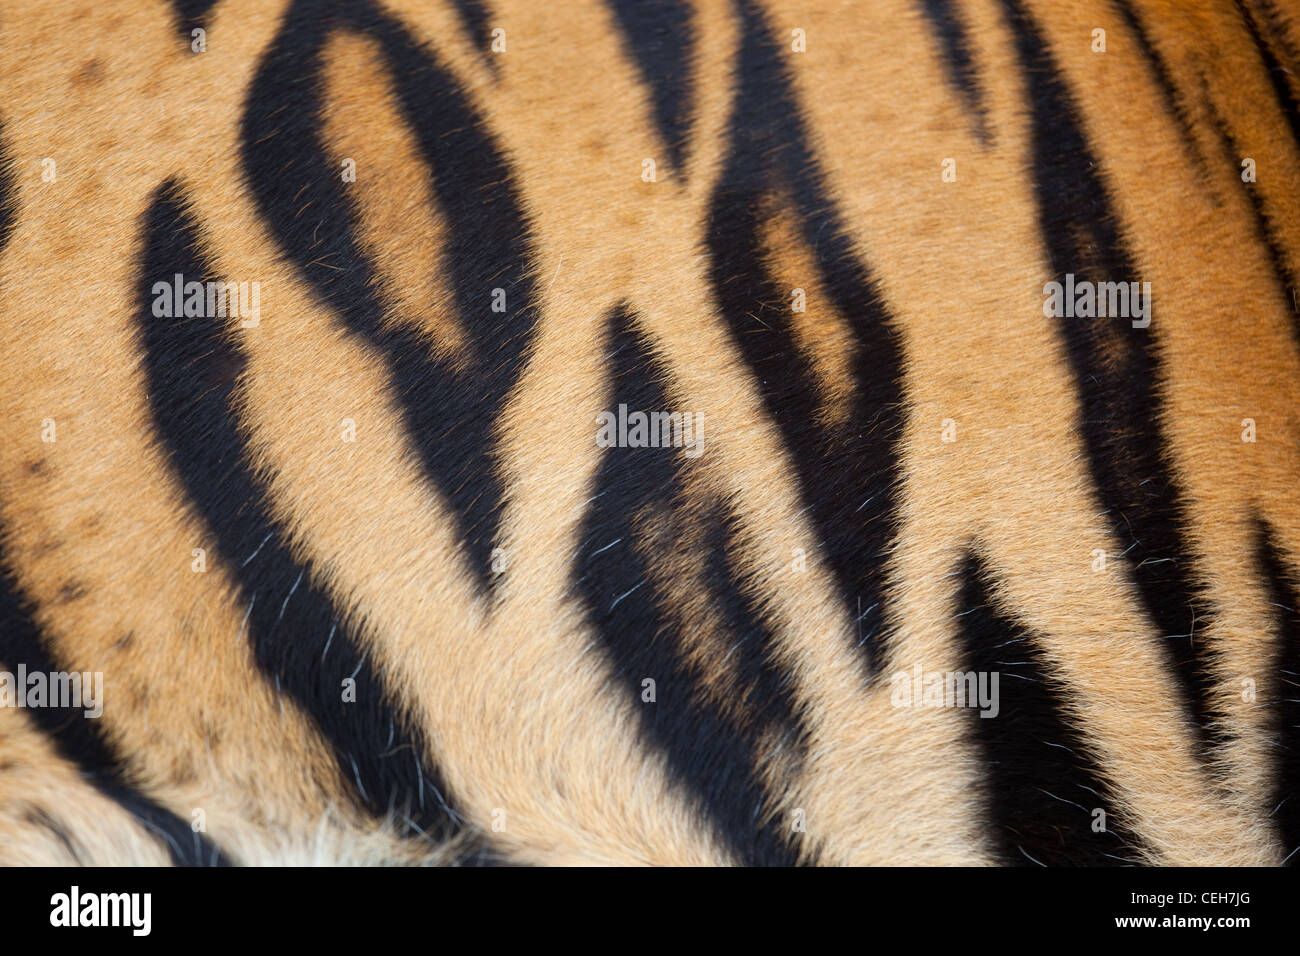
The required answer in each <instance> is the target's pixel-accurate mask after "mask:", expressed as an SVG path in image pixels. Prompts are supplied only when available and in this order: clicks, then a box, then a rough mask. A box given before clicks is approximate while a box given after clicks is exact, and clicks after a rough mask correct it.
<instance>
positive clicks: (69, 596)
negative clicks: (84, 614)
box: [54, 581, 86, 604]
mask: <svg viewBox="0 0 1300 956" xmlns="http://www.w3.org/2000/svg"><path fill="white" fill-rule="evenodd" d="M85 596H86V586H85V585H84V584H82V583H81V582H80V581H68V582H67V583H66V584H64V585H63V587H61V588H59V593H58V595H57V596H56V597H55V599H54V602H55V603H56V604H71V603H72V602H73V601H80V600H81V599H82V598H84V597H85Z"/></svg>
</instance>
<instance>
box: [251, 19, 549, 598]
mask: <svg viewBox="0 0 1300 956" xmlns="http://www.w3.org/2000/svg"><path fill="white" fill-rule="evenodd" d="M345 29H350V30H357V31H360V32H362V33H365V34H367V35H369V36H370V37H371V38H372V39H374V40H376V41H378V43H379V45H380V47H381V49H382V51H383V55H384V58H385V59H386V61H387V63H388V66H389V69H390V71H391V76H392V81H393V83H394V86H395V88H396V91H397V97H398V102H399V104H400V106H401V110H402V113H403V115H404V117H405V119H406V121H407V123H408V124H409V126H410V127H411V130H412V132H413V134H414V135H415V137H416V140H417V142H418V143H419V146H420V150H421V152H422V154H423V156H424V158H425V160H426V161H427V162H428V164H429V166H430V168H431V174H430V178H431V180H432V182H433V188H434V192H435V195H436V198H437V201H438V203H439V205H440V206H441V212H442V218H443V221H445V223H446V224H447V227H448V228H449V230H450V238H449V240H448V243H447V247H446V250H445V255H444V256H443V261H444V262H445V263H446V266H447V269H448V272H449V280H450V282H449V284H450V286H451V289H452V293H453V296H452V298H453V299H454V302H452V303H434V304H432V305H431V307H432V308H440V309H441V308H447V309H454V310H455V313H456V316H457V318H458V319H459V321H460V322H461V323H462V325H463V327H464V329H465V331H466V332H467V338H468V339H469V341H470V343H471V345H470V350H469V352H470V354H468V355H464V356H458V357H457V358H459V359H461V360H463V367H457V366H456V365H455V364H454V360H451V359H444V358H441V357H439V356H435V355H434V354H432V352H431V351H430V346H429V344H428V343H427V342H426V341H425V340H424V339H423V337H422V336H421V335H420V334H419V333H418V332H415V331H412V330H411V329H410V327H409V326H406V325H401V324H397V323H385V322H384V321H383V317H384V312H385V305H384V303H383V302H382V301H381V300H380V298H379V296H378V293H377V292H376V285H375V276H376V267H375V264H374V263H373V262H372V261H371V260H370V259H369V257H368V256H367V255H366V254H365V253H364V252H363V251H362V249H361V247H360V245H359V243H358V240H357V237H356V232H357V227H356V221H357V213H356V211H355V209H354V207H353V205H352V203H351V202H350V200H349V199H348V197H347V196H346V195H345V194H344V186H343V183H342V182H341V180H340V178H339V176H338V175H337V170H336V167H334V166H333V164H332V163H330V162H329V161H328V160H327V158H326V154H325V145H324V142H323V141H322V138H321V134H320V129H321V127H322V110H323V104H322V101H321V96H322V78H321V68H322V64H321V51H322V47H323V46H324V44H325V42H326V40H327V39H328V37H329V35H330V34H331V32H333V31H334V30H345ZM242 148H243V158H244V168H245V170H246V172H247V174H248V179H249V182H250V183H251V185H252V188H253V193H254V195H255V196H256V198H257V202H258V206H259V209H260V210H261V212H262V214H263V216H264V217H265V219H266V221H267V223H268V224H269V225H270V227H271V229H272V232H273V233H274V235H275V236H276V238H277V239H278V240H279V242H280V245H281V248H282V249H283V251H284V253H285V255H286V256H287V257H288V258H289V260H290V261H291V262H293V263H294V264H295V265H296V266H297V267H298V269H299V270H300V272H301V274H302V276H303V277H304V278H305V279H306V280H307V282H308V283H309V284H310V286H311V288H312V289H313V290H314V291H315V293H316V294H317V295H318V296H319V297H320V298H321V299H322V300H323V301H324V302H326V303H327V304H328V305H330V306H331V307H332V308H333V309H335V310H336V311H337V312H338V314H339V316H340V317H341V318H342V320H343V322H344V323H345V325H346V327H347V328H348V329H349V330H350V331H351V332H352V333H354V334H356V335H358V336H360V337H362V338H363V339H364V340H365V341H366V342H368V343H369V344H370V345H372V346H373V347H374V348H376V349H378V350H379V352H380V354H382V355H383V356H384V358H385V359H386V360H387V363H388V367H389V371H390V374H391V379H392V389H393V391H394V393H395V397H396V398H397V400H398V401H399V403H400V406H401V408H402V412H403V417H404V420H405V425H406V428H407V431H408V433H409V435H410V437H411V439H412V442H413V444H414V446H415V449H416V451H417V452H418V454H419V456H420V461H421V462H422V464H423V466H424V469H425V471H426V473H427V474H428V475H429V476H430V477H431V478H432V479H433V481H434V483H435V485H436V486H437V488H438V490H439V491H441V493H442V495H443V497H444V498H445V499H446V500H447V502H448V503H449V504H450V506H451V509H452V511H453V517H454V519H455V520H456V523H457V526H458V529H459V533H460V537H461V540H462V542H463V544H464V547H465V549H466V552H467V557H468V560H469V564H470V569H471V572H472V573H473V574H474V575H475V578H476V580H477V581H478V583H479V585H480V587H482V588H483V589H484V590H485V591H489V590H490V589H491V587H492V581H493V578H492V575H491V568H490V564H491V552H492V547H493V542H494V539H495V538H496V535H497V531H498V528H499V525H500V521H501V510H502V507H503V504H502V503H503V496H504V488H503V483H502V479H501V476H500V475H499V473H498V467H499V463H498V462H497V460H496V456H495V439H494V428H495V425H496V422H497V419H498V417H499V415H500V412H501V410H502V408H503V406H504V404H505V401H506V396H507V394H508V392H509V391H510V389H511V387H512V386H513V385H514V383H515V382H516V381H517V379H518V377H519V375H520V373H521V372H522V369H523V366H524V362H525V358H526V352H527V350H528V348H529V346H530V344H531V343H532V340H533V337H534V334H535V332H536V326H537V318H538V316H537V311H536V308H535V305H534V301H535V288H534V282H533V276H532V272H531V265H530V263H531V253H530V249H529V240H528V234H527V233H528V223H527V222H526V220H525V218H524V214H523V210H522V206H521V204H520V202H519V200H518V198H517V197H516V195H515V191H514V187H513V186H512V185H511V178H510V177H511V174H510V170H509V169H508V168H507V166H506V164H505V161H504V159H503V158H502V156H501V154H500V152H499V150H498V149H497V148H496V146H495V145H494V144H493V143H492V141H491V139H490V137H489V135H488V133H487V132H486V130H485V129H484V126H483V122H482V120H481V118H480V117H479V116H478V115H477V114H476V113H475V112H474V111H473V110H472V108H471V107H470V105H469V103H468V101H467V100H466V98H465V97H464V95H463V94H462V92H461V91H460V90H459V89H458V88H457V86H456V83H455V81H454V80H453V79H452V77H451V76H450V75H449V74H448V73H447V72H446V71H444V70H443V69H442V68H441V67H440V66H439V65H438V64H437V63H436V62H435V60H434V58H433V53H432V51H430V50H428V49H427V48H424V47H420V46H417V45H416V43H415V41H414V40H412V39H411V38H410V37H409V36H408V35H407V33H406V32H405V31H404V30H403V28H402V27H401V25H400V24H398V23H397V22H396V21H394V20H392V19H390V18H389V17H388V16H386V15H385V14H383V13H381V12H379V11H378V10H376V9H375V8H374V7H373V6H372V5H371V4H369V3H364V2H363V3H355V4H347V5H336V4H335V3H333V2H332V0H299V2H296V3H295V4H294V5H293V6H292V7H291V8H290V9H289V11H288V13H287V14H286V15H285V18H284V22H283V25H282V27H281V30H280V33H279V35H278V36H277V37H276V39H275V41H274V43H273V44H272V46H271V49H270V51H269V52H268V53H267V54H266V56H265V58H264V60H263V62H262V65H261V67H260V68H259V69H258V72H257V76H256V78H255V80H254V82H253V86H252V90H251V93H250V95H249V99H248V103H247V108H246V112H245V114H244V123H243V144H242ZM362 175H372V176H382V175H383V172H382V171H381V170H372V171H369V172H364V171H363V172H362ZM430 214H431V215H432V214H433V211H432V210H431V211H430ZM495 288H501V289H504V290H505V294H506V305H507V310H506V311H505V312H502V313H494V312H492V311H491V307H492V303H493V289H495Z"/></svg>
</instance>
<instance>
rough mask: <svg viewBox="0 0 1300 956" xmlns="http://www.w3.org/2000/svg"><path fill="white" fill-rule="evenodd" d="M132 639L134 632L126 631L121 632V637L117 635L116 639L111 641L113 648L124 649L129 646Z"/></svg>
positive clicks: (116, 649)
mask: <svg viewBox="0 0 1300 956" xmlns="http://www.w3.org/2000/svg"><path fill="white" fill-rule="evenodd" d="M134 640H135V632H134V631H127V632H126V633H125V634H123V635H122V636H121V637H119V638H118V639H117V640H116V641H114V642H113V650H115V651H124V650H126V649H127V648H128V647H130V646H131V643H132V642H133V641H134Z"/></svg>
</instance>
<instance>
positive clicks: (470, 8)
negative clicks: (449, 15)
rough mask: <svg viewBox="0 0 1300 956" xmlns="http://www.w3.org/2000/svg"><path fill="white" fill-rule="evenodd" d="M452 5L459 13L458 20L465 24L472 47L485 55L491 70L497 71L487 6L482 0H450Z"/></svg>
mask: <svg viewBox="0 0 1300 956" xmlns="http://www.w3.org/2000/svg"><path fill="white" fill-rule="evenodd" d="M452 6H454V7H455V8H456V13H457V14H459V15H460V21H461V23H462V24H464V26H465V32H466V33H468V34H469V35H470V39H472V40H473V41H474V47H475V49H477V50H480V51H483V52H484V53H485V54H486V55H485V56H484V59H485V60H486V61H487V65H488V68H489V69H491V70H492V71H493V72H496V71H497V68H498V66H497V54H495V53H492V52H491V49H492V31H491V29H490V28H489V27H488V13H487V7H485V6H484V5H483V0H452Z"/></svg>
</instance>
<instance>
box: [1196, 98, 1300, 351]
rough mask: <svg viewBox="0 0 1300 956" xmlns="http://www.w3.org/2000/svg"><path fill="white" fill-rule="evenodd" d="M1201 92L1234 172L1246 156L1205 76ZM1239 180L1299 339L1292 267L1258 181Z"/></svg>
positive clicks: (1299, 309)
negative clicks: (1219, 107)
mask: <svg viewBox="0 0 1300 956" xmlns="http://www.w3.org/2000/svg"><path fill="white" fill-rule="evenodd" d="M1201 87H1202V95H1203V98H1204V101H1205V111H1206V113H1208V114H1209V117H1210V122H1211V124H1212V125H1213V127H1214V132H1215V133H1216V134H1217V136H1218V137H1219V144H1220V146H1221V147H1222V149H1223V155H1224V158H1225V160H1226V161H1227V164H1228V166H1229V168H1231V169H1232V170H1233V171H1234V172H1237V171H1239V170H1240V169H1241V167H1240V165H1239V164H1240V162H1241V160H1242V159H1244V158H1245V156H1244V155H1243V153H1242V150H1241V147H1240V146H1239V145H1238V144H1237V140H1236V138H1235V137H1234V136H1233V135H1232V131H1231V130H1230V129H1229V128H1228V124H1227V122H1226V121H1225V120H1224V118H1223V114H1222V113H1220V112H1219V109H1218V107H1217V106H1215V104H1214V98H1213V97H1212V96H1210V91H1209V85H1208V84H1207V83H1206V81H1205V77H1204V76H1202V77H1201ZM1234 178H1235V179H1236V180H1237V181H1238V182H1239V183H1241V189H1242V192H1243V193H1245V194H1246V200H1247V202H1249V204H1250V212H1251V225H1252V226H1253V227H1254V230H1255V238H1256V239H1257V240H1258V241H1259V243H1260V244H1261V245H1262V246H1263V247H1264V248H1265V249H1267V250H1268V262H1269V266H1270V267H1271V268H1272V270H1273V279H1274V281H1275V282H1276V283H1277V286H1278V292H1279V293H1280V294H1281V296H1282V298H1283V299H1284V300H1285V301H1286V304H1287V307H1288V311H1289V312H1290V313H1291V329H1292V333H1293V335H1294V336H1295V338H1296V341H1297V342H1300V302H1297V300H1296V291H1297V289H1298V288H1300V285H1297V282H1296V276H1295V273H1294V272H1292V271H1291V266H1290V265H1289V264H1288V262H1287V258H1286V254H1285V253H1284V252H1283V251H1282V245H1281V239H1280V238H1279V237H1278V231H1277V229H1276V228H1275V227H1274V225H1273V220H1272V218H1271V217H1270V216H1269V214H1268V213H1267V212H1266V211H1265V209H1264V199H1263V197H1262V196H1261V195H1260V191H1259V184H1258V183H1248V182H1245V181H1243V180H1242V179H1241V177H1240V176H1239V175H1238V176H1235V177H1234Z"/></svg>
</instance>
